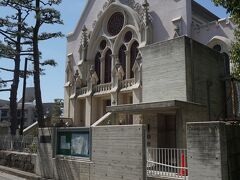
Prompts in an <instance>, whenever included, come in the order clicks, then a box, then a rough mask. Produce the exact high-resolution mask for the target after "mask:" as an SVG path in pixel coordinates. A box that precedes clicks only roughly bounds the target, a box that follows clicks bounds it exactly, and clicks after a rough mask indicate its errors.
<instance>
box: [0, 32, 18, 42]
mask: <svg viewBox="0 0 240 180" xmlns="http://www.w3.org/2000/svg"><path fill="white" fill-rule="evenodd" d="M0 34H2V35H3V36H5V37H6V38H8V39H9V40H11V41H12V42H14V43H16V41H15V40H14V39H12V38H11V37H9V36H8V35H6V34H5V32H4V31H3V30H1V29H0Z"/></svg>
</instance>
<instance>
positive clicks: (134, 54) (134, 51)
mask: <svg viewBox="0 0 240 180" xmlns="http://www.w3.org/2000/svg"><path fill="white" fill-rule="evenodd" d="M138 46H139V44H138V42H137V41H134V43H133V44H132V46H131V59H130V68H131V69H130V78H134V73H133V71H132V68H133V65H134V63H135V60H136V58H137V55H138V52H139V51H138Z"/></svg>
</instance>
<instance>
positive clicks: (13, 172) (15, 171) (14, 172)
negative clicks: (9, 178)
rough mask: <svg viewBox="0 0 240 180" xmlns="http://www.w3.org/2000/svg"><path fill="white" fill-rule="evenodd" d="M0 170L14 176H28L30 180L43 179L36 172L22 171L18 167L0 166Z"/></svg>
mask: <svg viewBox="0 0 240 180" xmlns="http://www.w3.org/2000/svg"><path fill="white" fill-rule="evenodd" d="M0 171H2V172H4V173H7V174H11V175H14V176H18V177H21V178H26V179H28V180H43V179H42V178H41V177H40V176H38V175H36V174H33V173H29V172H25V171H21V170H18V169H13V168H9V167H6V166H0Z"/></svg>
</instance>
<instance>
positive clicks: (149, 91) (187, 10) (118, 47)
mask: <svg viewBox="0 0 240 180" xmlns="http://www.w3.org/2000/svg"><path fill="white" fill-rule="evenodd" d="M233 30H234V25H233V24H232V22H231V21H230V20H229V19H219V18H218V17H217V16H216V15H214V14H213V13H211V12H209V11H208V10H207V9H205V8H204V7H202V6H201V5H199V4H197V3H196V2H195V1H192V0H148V1H147V0H88V2H87V5H86V7H85V10H84V12H83V14H82V16H81V18H80V20H79V22H78V24H77V26H76V28H75V30H74V31H73V32H72V33H71V34H69V35H68V37H67V43H68V44H67V60H66V75H65V77H66V78H65V82H66V83H65V99H64V103H65V104H64V105H65V108H64V116H65V117H66V118H72V119H73V122H74V125H75V126H83V127H89V126H96V125H102V124H110V125H114V124H118V125H119V124H146V125H147V129H148V134H147V144H148V146H150V147H158V148H161V147H164V148H185V147H186V137H185V136H186V135H185V134H186V122H192V121H206V120H219V119H224V118H227V117H230V116H231V110H230V109H231V107H230V105H229V104H231V103H226V102H227V96H228V95H227V94H228V90H227V87H228V81H227V80H226V79H227V77H229V75H230V65H229V56H228V54H229V49H230V48H231V43H232V41H233V40H234V35H233Z"/></svg>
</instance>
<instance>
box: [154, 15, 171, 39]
mask: <svg viewBox="0 0 240 180" xmlns="http://www.w3.org/2000/svg"><path fill="white" fill-rule="evenodd" d="M150 15H151V17H152V20H153V22H154V24H153V26H154V27H153V37H154V38H153V41H154V39H156V40H157V41H158V39H160V38H162V37H164V38H165V39H169V37H170V35H169V33H168V32H167V30H166V29H165V27H164V26H163V24H162V21H161V19H160V18H159V16H158V15H157V13H156V12H154V11H152V12H150ZM161 40H163V39H161ZM157 41H154V42H153V43H155V42H157Z"/></svg>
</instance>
